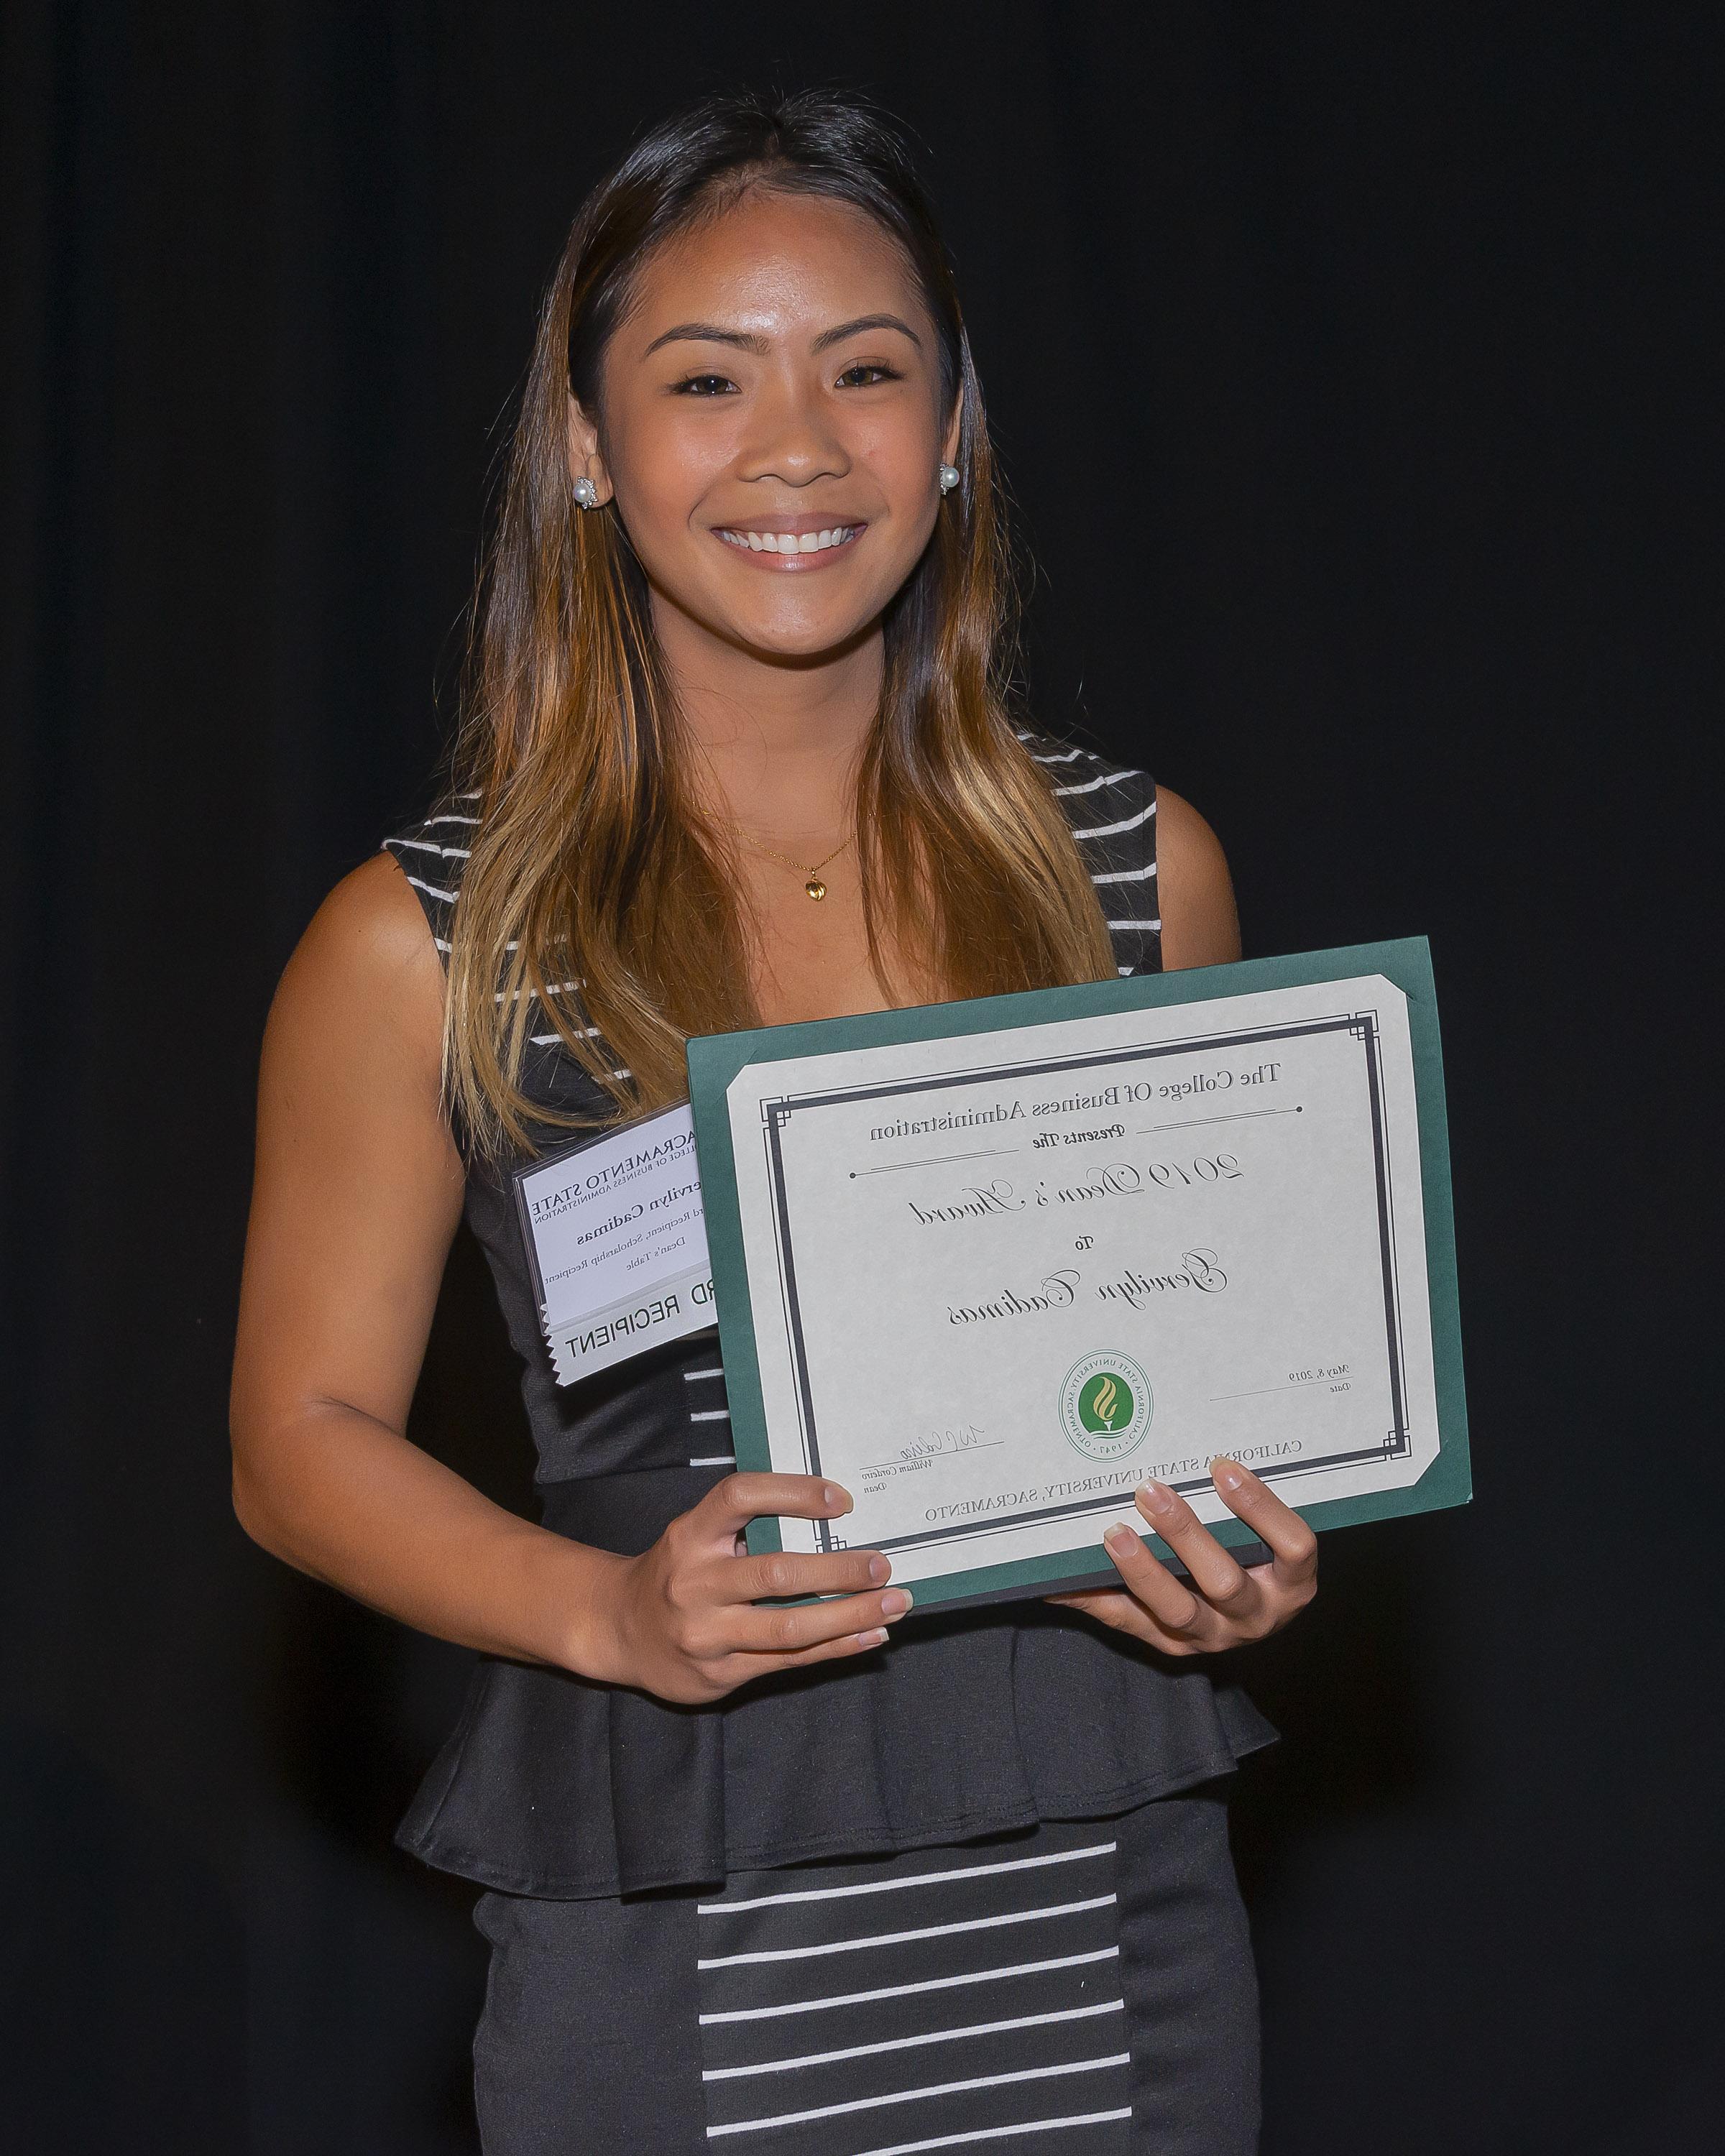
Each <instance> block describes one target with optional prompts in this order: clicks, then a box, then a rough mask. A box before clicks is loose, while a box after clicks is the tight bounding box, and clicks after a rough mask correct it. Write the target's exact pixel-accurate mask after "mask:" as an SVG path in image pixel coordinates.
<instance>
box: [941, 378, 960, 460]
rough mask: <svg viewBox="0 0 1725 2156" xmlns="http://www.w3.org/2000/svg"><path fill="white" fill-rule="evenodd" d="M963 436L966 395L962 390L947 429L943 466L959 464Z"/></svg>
mask: <svg viewBox="0 0 1725 2156" xmlns="http://www.w3.org/2000/svg"><path fill="white" fill-rule="evenodd" d="M963 434H964V393H963V390H961V391H960V392H959V393H958V395H957V398H955V400H954V402H953V405H952V421H951V423H950V424H949V425H948V426H947V440H946V446H945V448H944V449H942V451H941V462H942V464H943V465H956V464H957V461H958V444H959V443H960V441H961V440H962V439H963Z"/></svg>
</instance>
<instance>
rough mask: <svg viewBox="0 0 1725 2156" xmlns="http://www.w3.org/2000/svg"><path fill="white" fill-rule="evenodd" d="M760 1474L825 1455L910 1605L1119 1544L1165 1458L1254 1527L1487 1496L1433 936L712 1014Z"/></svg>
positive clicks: (741, 1366) (707, 1096) (712, 1176)
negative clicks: (1456, 1228)
mask: <svg viewBox="0 0 1725 2156" xmlns="http://www.w3.org/2000/svg"><path fill="white" fill-rule="evenodd" d="M689 1068H690V1078H691V1100H692V1103H693V1107H694V1114H695V1127H696V1138H697V1142H698V1147H699V1152H700V1158H701V1180H702V1185H703V1190H704V1193H705V1200H706V1228H707V1235H708V1241H709V1245H710V1248H711V1255H712V1260H713V1278H714V1284H715V1288H716V1296H717V1301H718V1315H719V1326H720V1335H721V1343H722V1347H723V1353H724V1361H725V1369H726V1379H727V1391H728V1396H729V1399H730V1404H731V1419H732V1435H733V1437H734V1439H735V1440H736V1452H737V1464H738V1466H739V1467H752V1468H771V1469H773V1470H775V1471H789V1472H795V1473H801V1474H812V1475H824V1476H830V1477H831V1478H833V1479H834V1481H839V1482H840V1483H842V1484H843V1485H844V1486H845V1488H846V1489H847V1490H849V1491H850V1493H851V1496H852V1497H853V1499H854V1500H855V1507H854V1509H853V1511H852V1512H850V1513H849V1514H848V1515H847V1516H845V1517H844V1518H842V1519H839V1520H836V1521H832V1522H808V1521H801V1520H791V1519H784V1520H778V1519H771V1520H763V1521H757V1522H756V1523H755V1525H754V1527H753V1528H752V1530H751V1535H750V1541H751V1546H752V1548H762V1549H764V1548H784V1549H790V1550H799V1551H811V1550H830V1549H835V1548H844V1547H845V1546H847V1545H849V1546H850V1547H852V1548H878V1549H880V1550H884V1551H886V1553H889V1554H890V1555H891V1558H892V1564H893V1577H894V1578H895V1579H896V1580H898V1581H899V1582H901V1583H902V1584H907V1585H912V1586H914V1588H915V1590H916V1600H917V1604H918V1606H919V1608H922V1607H928V1606H930V1605H932V1604H942V1603H950V1602H957V1601H965V1600H977V1599H988V1598H993V1597H997V1596H1005V1595H1014V1594H1040V1593H1046V1592H1048V1591H1049V1590H1050V1589H1051V1588H1054V1587H1056V1586H1065V1585H1072V1584H1080V1583H1086V1582H1091V1583H1093V1582H1096V1581H1099V1580H1106V1581H1110V1582H1114V1581H1117V1578H1118V1575H1117V1573H1116V1571H1115V1568H1114V1567H1113V1565H1112V1564H1111V1562H1110V1561H1109V1559H1108V1558H1107V1556H1106V1552H1105V1551H1104V1550H1103V1548H1102V1546H1101V1537H1102V1535H1103V1532H1104V1531H1105V1530H1106V1528H1107V1527H1110V1526H1111V1525H1113V1524H1114V1523H1115V1522H1121V1521H1124V1522H1127V1524H1129V1525H1130V1526H1131V1527H1132V1528H1133V1529H1134V1531H1135V1532H1138V1533H1140V1534H1142V1535H1146V1538H1147V1539H1148V1540H1150V1541H1151V1543H1152V1546H1153V1548H1157V1550H1158V1553H1162V1554H1167V1553H1166V1552H1165V1551H1163V1547H1162V1545H1161V1544H1160V1543H1159V1542H1157V1541H1156V1540H1155V1538H1154V1537H1148V1536H1147V1531H1146V1528H1145V1523H1144V1521H1143V1518H1142V1515H1141V1514H1139V1512H1137V1509H1136V1507H1134V1505H1133V1503H1132V1492H1133V1491H1134V1490H1135V1489H1136V1488H1137V1486H1138V1485H1139V1484H1140V1483H1142V1482H1143V1481H1145V1480H1147V1478H1149V1477H1151V1476H1155V1477H1156V1478H1158V1480H1160V1481H1163V1482H1166V1483H1168V1484H1170V1485H1171V1486H1173V1488H1174V1489H1176V1490H1178V1491H1181V1492H1182V1494H1183V1495H1184V1496H1186V1497H1187V1499H1188V1500H1189V1501H1190V1502H1191V1503H1192V1504H1193V1506H1194V1508H1195V1509H1196V1511H1197V1512H1198V1513H1199V1517H1201V1518H1203V1519H1204V1520H1205V1521H1206V1522H1211V1523H1214V1524H1216V1526H1217V1532H1218V1533H1219V1538H1220V1539H1222V1540H1223V1541H1224V1542H1231V1543H1236V1544H1239V1543H1247V1542H1250V1540H1251V1539H1252V1538H1251V1537H1250V1531H1249V1530H1247V1529H1246V1528H1245V1527H1244V1526H1243V1525H1242V1523H1241V1522H1239V1521H1238V1520H1236V1519H1235V1517H1234V1515H1233V1514H1232V1513H1230V1512H1228V1511H1227V1510H1226V1508H1225V1507H1224V1506H1223V1505H1222V1504H1221V1502H1220V1501H1219V1499H1218V1498H1217V1497H1216V1496H1215V1494H1214V1490H1213V1488H1212V1486H1211V1484H1210V1481H1209V1474H1208V1471H1207V1470H1208V1463H1209V1460H1211V1459H1212V1458H1214V1455H1216V1454H1218V1453H1219V1452H1226V1453H1228V1454H1230V1455H1232V1456H1233V1457H1234V1458H1235V1459H1237V1460H1241V1461H1243V1462H1244V1463H1245V1464H1246V1465H1247V1466H1250V1467H1251V1468H1252V1469H1253V1470H1254V1471H1255V1472H1256V1473H1258V1474H1259V1475H1260V1476H1263V1477H1264V1479H1265V1480H1266V1481H1268V1482H1269V1483H1270V1484H1271V1486H1272V1487H1274V1488H1275V1489H1276V1491H1277V1492H1278V1494H1279V1495H1281V1496H1282V1497H1283V1498H1284V1499H1285V1500H1286V1501H1287V1502H1288V1503H1290V1504H1291V1505H1293V1506H1295V1507H1296V1508H1297V1509H1298V1510H1299V1511H1300V1512H1301V1513H1302V1514H1303V1515H1304V1516H1305V1517H1307V1519H1308V1520H1309V1521H1310V1522H1312V1525H1313V1526H1314V1527H1332V1526H1337V1525H1342V1524H1346V1523H1348V1522H1355V1521H1362V1520H1371V1519H1381V1518H1384V1517H1389V1516H1392V1515H1394V1514H1398V1513H1405V1512H1420V1511H1426V1510H1430V1509H1432V1508H1434V1507H1438V1506H1442V1505H1449V1504H1456V1503H1461V1502H1463V1501H1466V1497H1467V1496H1468V1494H1469V1480H1468V1463H1467V1440H1466V1418H1465V1410H1464V1406H1463V1400H1462V1391H1461V1353H1460V1345H1459V1331H1458V1326H1457V1322H1456V1311H1455V1261H1454V1253H1453V1236H1452V1228H1451V1217H1450V1188H1449V1171H1448V1146H1447V1140H1446V1137H1445V1122H1444V1109H1443V1081H1442V1074H1441V1068H1440V1060H1439V1048H1438V1034H1437V1019H1436V1012H1435V1001H1434V996H1433V988H1432V978H1431V968H1430V957H1429V953H1428V952H1427V948H1426V946H1425V942H1424V940H1423V939H1414V940H1411V941H1405V942H1394V943H1380V944H1373V945H1368V946H1363V947H1357V948H1353V949H1349V950H1343V951H1331V952H1318V953H1315V954H1311V955H1307V956H1306V957H1297V958H1276V959H1261V960H1256V961H1252V962H1245V963H1242V964H1237V965H1230V966H1219V967H1209V968H1203V969H1199V970H1194V971H1192V972H1186V973H1174V974H1168V975H1155V976H1150V977H1147V978H1125V979H1119V980H1115V981H1107V982H1096V983H1087V984H1085V985H1083V986H1081V987H1076V988H1053V989H1045V990H1040V991H1036V992H1034V993H1029V994H1023V995H1013V996H999V997H991V998H983V999H981V1000H977V1001H972V1002H967V1003H957V1004H937V1005H930V1006H927V1007H925V1008H922V1009H915V1010H901V1011H889V1012H881V1013H875V1014H869V1015H867V1016H864V1017H860V1018H854V1019H825V1020H821V1021H818V1022H816V1023H814V1024H804V1025H792V1026H779V1027H773V1028H771V1029H762V1030H759V1031H755V1032H747V1033H736V1034H715V1035H711V1036H708V1037H706V1038H704V1039H696V1040H693V1041H691V1043H690V1045H689Z"/></svg>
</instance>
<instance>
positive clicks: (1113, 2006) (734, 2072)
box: [701, 1999, 1126, 2082]
mask: <svg viewBox="0 0 1725 2156" xmlns="http://www.w3.org/2000/svg"><path fill="white" fill-rule="evenodd" d="M1125 2011H1126V2001H1125V2000H1124V1999H1103V2000H1102V2001H1101V2004H1100V2005H1096V2006H1063V2007H1061V2008H1060V2010H1059V2011H1058V2012H1056V2013H1054V2014H1019V2015H1014V2018H1013V2019H1012V2020H1010V2021H976V2022H973V2023H972V2024H971V2025H970V2027H968V2029H927V2030H924V2031H923V2032H922V2035H919V2036H889V2037H888V2038H887V2039H886V2041H885V2042H884V2043H880V2044H852V2045H850V2046H848V2047H847V2048H846V2049H845V2050H844V2051H807V2052H805V2053H804V2054H803V2056H802V2057H801V2058H799V2059H763V2060H762V2061H761V2063H760V2064H759V2065H758V2066H708V2067H707V2068H706V2069H705V2070H704V2071H703V2072H702V2074H701V2079H702V2081H704V2082H734V2081H740V2080H742V2079H745V2078H746V2077H747V2076H749V2075H751V2074H788V2073H792V2072H794V2071H796V2069H797V2068H798V2067H799V2066H833V2065H834V2064H836V2063H837V2061H839V2060H840V2059H872V2058H875V2057H877V2056H879V2055H880V2053H881V2052H882V2051H915V2050H916V2049H917V2047H918V2046H921V2045H923V2044H952V2043H956V2042H957V2040H958V2039H959V2038H960V2037H961V2036H999V2035H1004V2034H1005V2032H1006V2031H1007V2030H1009V2029H1046V2028H1047V2027H1048V2026H1049V2025H1050V2023H1052V2022H1055V2021H1092V2020H1095V2019H1096V2015H1099V2014H1123V2013H1124V2012H1125Z"/></svg>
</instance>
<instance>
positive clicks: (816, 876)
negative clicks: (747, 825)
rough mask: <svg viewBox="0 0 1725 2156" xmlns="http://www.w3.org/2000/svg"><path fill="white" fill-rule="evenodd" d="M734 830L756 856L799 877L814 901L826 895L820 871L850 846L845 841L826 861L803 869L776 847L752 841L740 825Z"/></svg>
mask: <svg viewBox="0 0 1725 2156" xmlns="http://www.w3.org/2000/svg"><path fill="white" fill-rule="evenodd" d="M736 829H737V837H738V838H739V839H742V842H743V844H744V845H746V846H752V847H753V848H754V850H755V851H756V852H757V854H766V855H768V856H769V858H770V859H772V860H775V861H780V862H783V865H784V866H785V867H786V868H788V869H789V870H791V871H792V872H793V874H794V875H799V876H801V877H802V879H803V890H804V891H807V892H808V894H809V896H810V897H811V898H813V899H816V900H819V899H823V898H824V897H825V896H826V895H827V887H826V885H824V883H823V882H822V881H821V880H820V872H821V870H823V869H824V868H825V867H826V865H827V863H828V862H829V861H835V860H838V858H839V855H840V854H842V853H843V852H844V850H845V846H848V845H849V844H850V839H845V842H844V844H843V845H838V846H834V849H833V850H832V851H831V853H829V855H827V857H826V860H823V861H816V862H815V863H814V866H813V867H812V868H806V869H805V868H804V867H803V865H802V863H801V862H800V861H793V860H792V859H791V857H790V855H788V854H782V853H780V852H779V850H778V848H777V847H776V846H763V845H762V843H761V841H760V840H759V839H752V838H751V837H750V836H749V834H748V833H747V831H745V830H744V829H743V828H742V825H741V824H738V825H737V827H736ZM855 835H856V834H855V832H853V833H852V834H851V838H855Z"/></svg>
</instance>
